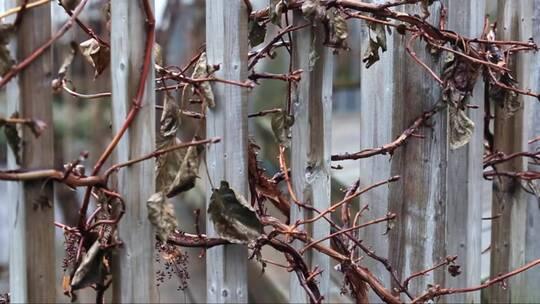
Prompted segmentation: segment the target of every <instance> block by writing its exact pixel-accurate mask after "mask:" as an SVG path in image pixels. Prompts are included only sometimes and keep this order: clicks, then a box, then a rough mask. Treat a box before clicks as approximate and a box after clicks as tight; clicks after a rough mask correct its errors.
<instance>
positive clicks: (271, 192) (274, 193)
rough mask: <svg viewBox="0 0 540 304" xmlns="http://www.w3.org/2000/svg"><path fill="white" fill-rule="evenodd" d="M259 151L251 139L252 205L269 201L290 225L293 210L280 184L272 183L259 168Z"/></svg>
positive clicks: (249, 170)
mask: <svg viewBox="0 0 540 304" xmlns="http://www.w3.org/2000/svg"><path fill="white" fill-rule="evenodd" d="M259 149H260V147H259V146H258V145H257V144H256V143H255V140H254V139H253V138H250V139H249V144H248V176H249V178H248V181H249V190H250V193H251V204H252V205H254V204H255V202H256V201H258V202H262V201H263V200H265V199H268V200H269V201H270V202H271V203H272V204H273V205H274V206H275V207H276V208H278V209H279V210H280V211H281V213H283V215H285V216H286V217H287V223H288V222H289V216H290V209H291V206H290V203H289V202H288V200H287V199H286V198H285V197H284V195H283V193H282V192H281V190H280V189H279V186H278V183H276V182H274V181H272V180H271V178H269V177H268V176H267V175H266V171H265V170H264V169H263V168H261V167H260V166H259V161H258V160H257V154H258V150H259Z"/></svg>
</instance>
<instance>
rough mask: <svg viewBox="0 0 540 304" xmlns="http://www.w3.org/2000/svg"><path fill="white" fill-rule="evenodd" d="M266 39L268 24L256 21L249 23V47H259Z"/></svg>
mask: <svg viewBox="0 0 540 304" xmlns="http://www.w3.org/2000/svg"><path fill="white" fill-rule="evenodd" d="M265 37H266V24H264V23H259V22H257V21H254V20H250V21H249V45H250V46H251V47H254V46H257V45H259V44H261V43H263V42H264V38H265Z"/></svg>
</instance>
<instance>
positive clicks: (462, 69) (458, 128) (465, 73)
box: [441, 53, 479, 149]
mask: <svg viewBox="0 0 540 304" xmlns="http://www.w3.org/2000/svg"><path fill="white" fill-rule="evenodd" d="M478 71H479V68H478V66H477V65H475V64H473V63H470V62H465V61H464V60H462V59H461V57H456V56H454V54H452V53H449V54H448V56H447V57H446V59H445V62H444V66H443V73H442V75H441V76H442V80H443V85H444V89H443V93H442V99H443V101H444V102H445V103H446V104H447V105H448V121H449V125H448V126H449V135H448V142H449V145H450V149H458V148H460V147H462V146H464V145H466V144H467V143H468V142H469V141H470V140H471V137H472V134H473V132H474V123H473V121H472V120H470V119H469V118H468V117H467V115H466V114H465V111H464V110H463V109H465V106H466V103H467V100H468V97H469V96H470V94H471V92H472V90H473V88H474V84H475V82H476V80H477V78H478V75H479V73H478Z"/></svg>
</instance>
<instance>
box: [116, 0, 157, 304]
mask: <svg viewBox="0 0 540 304" xmlns="http://www.w3.org/2000/svg"><path fill="white" fill-rule="evenodd" d="M151 2H153V1H151ZM111 4H112V5H111V13H112V18H111V20H112V31H111V78H112V105H113V132H117V131H118V130H119V129H120V128H121V126H122V124H123V123H124V120H125V118H126V115H127V113H128V112H129V109H130V108H131V107H132V106H133V98H134V96H135V94H136V91H137V87H138V83H139V78H140V76H141V70H142V65H143V62H144V59H143V58H144V53H145V48H146V46H145V43H146V26H145V14H144V8H143V6H142V1H133V0H119V1H111ZM151 66H153V63H152V65H151ZM154 86H155V85H154V72H153V69H151V71H150V74H149V75H148V79H147V81H146V86H145V93H144V97H143V99H142V100H143V104H142V108H141V109H140V111H139V113H138V115H137V117H136V118H135V120H134V121H133V123H132V124H131V126H130V128H129V129H128V131H127V132H126V134H124V136H123V138H122V140H121V141H120V142H119V144H118V146H117V148H116V150H115V161H116V162H125V161H127V160H129V159H132V158H136V157H139V156H141V155H144V154H147V153H150V152H152V151H154V150H155V111H154V107H155V93H154ZM118 189H119V192H120V194H121V195H122V196H123V197H124V199H125V201H126V203H127V208H126V214H125V215H124V217H123V218H122V221H121V222H120V225H119V227H118V232H119V237H120V239H121V240H122V241H123V246H121V247H119V249H118V252H117V255H116V256H115V260H114V271H115V272H114V280H115V281H114V284H113V286H114V290H113V298H114V302H122V303H150V302H156V300H157V298H156V287H155V286H156V281H155V278H154V276H155V273H154V267H153V262H154V244H155V236H154V231H153V229H152V225H151V224H150V221H149V220H148V212H147V209H146V200H147V199H148V198H149V197H150V196H151V195H152V193H154V191H155V172H154V160H153V159H149V160H146V161H144V162H140V163H138V164H135V165H133V166H130V167H126V168H123V169H122V170H120V171H119V172H118Z"/></svg>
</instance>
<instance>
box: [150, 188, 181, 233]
mask: <svg viewBox="0 0 540 304" xmlns="http://www.w3.org/2000/svg"><path fill="white" fill-rule="evenodd" d="M146 207H147V208H148V219H149V220H150V223H152V225H154V228H155V229H156V234H157V236H158V238H159V240H160V241H162V242H166V241H167V238H168V237H169V234H170V233H171V232H172V231H173V230H174V229H176V227H177V226H178V223H177V221H176V216H175V215H174V208H173V205H172V204H171V202H169V201H168V200H167V197H166V196H165V193H163V192H157V193H154V194H152V196H150V198H149V199H148V201H147V202H146Z"/></svg>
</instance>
